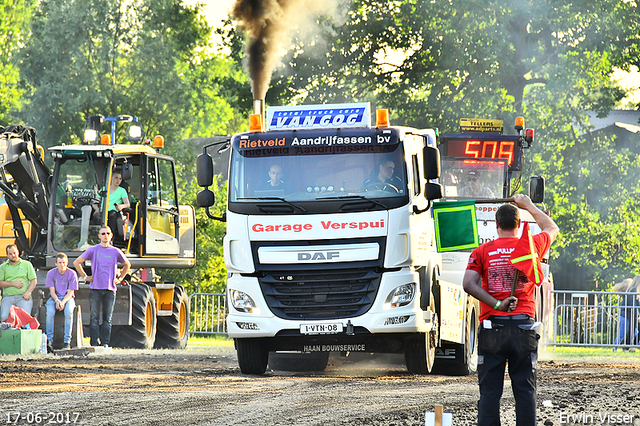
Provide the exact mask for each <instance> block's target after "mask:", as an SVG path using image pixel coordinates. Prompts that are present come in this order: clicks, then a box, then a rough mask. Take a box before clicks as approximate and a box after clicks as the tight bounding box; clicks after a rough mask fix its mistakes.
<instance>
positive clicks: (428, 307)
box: [198, 103, 478, 374]
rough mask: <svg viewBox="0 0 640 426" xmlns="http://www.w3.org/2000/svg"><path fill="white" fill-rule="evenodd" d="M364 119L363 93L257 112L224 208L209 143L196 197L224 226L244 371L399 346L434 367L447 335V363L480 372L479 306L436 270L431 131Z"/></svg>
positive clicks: (236, 149)
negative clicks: (354, 98)
mask: <svg viewBox="0 0 640 426" xmlns="http://www.w3.org/2000/svg"><path fill="white" fill-rule="evenodd" d="M370 116H371V111H370V106H369V104H366V103H359V104H340V105H319V106H309V105H305V106H296V107H272V108H268V109H267V114H266V126H264V128H263V125H262V123H263V121H262V117H263V115H262V114H254V115H252V116H251V118H250V122H251V123H252V124H251V130H250V131H249V132H247V133H241V134H236V135H234V136H233V137H231V138H230V140H228V141H227V142H225V147H230V148H231V150H232V152H231V156H230V165H229V181H228V203H227V211H226V212H225V214H224V215H222V216H221V217H218V218H216V217H215V216H214V215H213V214H212V213H211V212H210V211H209V207H211V206H212V205H213V204H214V200H215V196H214V194H213V193H212V191H210V190H209V189H208V186H209V185H211V184H212V177H213V166H212V159H211V156H210V155H209V154H208V153H207V149H208V148H209V147H210V146H208V147H205V149H204V152H203V154H202V155H201V156H200V157H199V158H198V184H199V185H200V186H202V187H204V188H205V189H204V190H203V191H201V192H200V193H199V194H198V205H199V206H200V207H206V208H207V214H209V216H210V217H212V218H216V219H220V220H225V221H226V225H227V233H226V236H225V239H224V257H225V264H226V268H227V272H228V279H227V290H226V291H227V297H228V303H229V305H228V309H229V314H228V317H227V325H228V332H229V336H230V337H231V338H233V339H234V341H235V346H236V349H237V354H238V363H239V365H240V369H241V371H242V372H243V373H245V374H263V373H264V372H265V370H266V368H267V365H268V362H270V361H269V354H270V353H271V354H272V355H273V354H281V355H282V356H289V357H290V358H289V360H288V361H286V362H287V363H288V364H289V365H299V366H302V367H305V368H306V369H310V370H323V369H324V368H325V367H326V365H327V360H328V357H329V353H331V352H342V353H344V352H366V353H375V352H379V353H399V354H404V357H405V361H406V365H407V369H408V370H409V371H411V372H414V373H418V374H426V373H428V372H430V371H431V369H432V367H433V365H434V361H435V353H436V349H437V348H439V347H442V345H443V344H446V345H447V348H448V350H449V352H447V354H448V356H447V359H446V361H447V362H446V363H443V365H442V368H441V369H440V370H441V372H444V373H451V374H469V373H471V372H473V371H475V367H476V363H477V361H476V359H477V355H476V353H475V346H476V342H475V329H476V327H477V317H478V308H477V302H475V301H474V300H472V298H470V297H467V296H466V293H465V292H464V291H463V289H462V282H461V280H460V281H459V282H451V281H446V280H443V279H442V276H441V271H442V256H441V254H439V253H438V252H437V250H436V243H435V237H434V221H433V215H432V200H436V199H440V198H441V197H442V186H441V185H440V184H439V183H438V182H437V179H438V178H439V176H440V158H439V152H438V149H437V148H436V134H435V132H434V131H433V130H418V129H412V128H404V127H392V126H390V125H389V118H388V114H387V112H386V111H385V110H378V111H377V112H376V124H375V126H372V125H371V124H370V120H371V118H370ZM451 351H453V352H451ZM452 353H453V359H451V354H452ZM442 370H444V371H442Z"/></svg>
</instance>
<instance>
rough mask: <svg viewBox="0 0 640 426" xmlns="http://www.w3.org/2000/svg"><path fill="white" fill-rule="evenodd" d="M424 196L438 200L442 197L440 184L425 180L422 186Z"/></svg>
mask: <svg viewBox="0 0 640 426" xmlns="http://www.w3.org/2000/svg"><path fill="white" fill-rule="evenodd" d="M424 196H425V198H426V199H427V200H439V199H440V198H442V185H440V184H439V183H435V182H427V184H426V185H425V186H424Z"/></svg>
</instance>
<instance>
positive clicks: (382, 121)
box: [376, 109, 389, 127]
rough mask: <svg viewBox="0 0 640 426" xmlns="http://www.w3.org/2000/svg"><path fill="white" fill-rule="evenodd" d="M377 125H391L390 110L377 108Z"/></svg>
mask: <svg viewBox="0 0 640 426" xmlns="http://www.w3.org/2000/svg"><path fill="white" fill-rule="evenodd" d="M376 127H389V110H388V109H377V110H376Z"/></svg>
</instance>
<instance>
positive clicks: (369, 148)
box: [229, 129, 408, 212]
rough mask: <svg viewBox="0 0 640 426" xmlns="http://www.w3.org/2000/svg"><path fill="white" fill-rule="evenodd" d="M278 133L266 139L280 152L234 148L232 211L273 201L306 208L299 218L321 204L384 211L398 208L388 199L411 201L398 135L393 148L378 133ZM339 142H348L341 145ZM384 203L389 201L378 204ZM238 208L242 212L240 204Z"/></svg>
mask: <svg viewBox="0 0 640 426" xmlns="http://www.w3.org/2000/svg"><path fill="white" fill-rule="evenodd" d="M279 133H283V134H282V135H281V134H278V135H274V134H273V133H271V134H269V133H266V134H265V135H267V136H266V138H270V139H269V140H270V141H274V140H275V141H277V142H278V143H280V146H279V147H275V148H266V149H263V148H256V149H238V147H240V148H241V147H242V146H256V144H255V143H253V144H252V143H251V142H255V141H249V142H245V143H244V145H241V144H242V143H243V142H242V141H241V140H234V141H233V142H232V144H233V145H234V150H233V154H232V158H231V168H230V176H229V202H230V206H229V207H230V209H231V210H232V211H233V210H234V203H246V204H254V205H255V204H256V203H261V202H273V201H274V200H280V202H287V203H295V204H296V205H304V207H303V208H302V209H299V208H298V209H296V210H297V211H298V212H307V211H308V212H313V211H314V210H315V211H316V212H317V211H318V210H317V209H316V208H315V206H317V205H318V202H319V201H320V202H330V201H331V202H334V203H335V202H336V200H341V201H340V202H341V203H344V200H349V199H352V200H359V201H358V202H360V203H362V202H363V200H365V201H366V200H374V202H372V203H370V204H371V206H372V208H384V207H388V204H396V203H394V202H393V201H392V200H389V199H396V200H405V199H407V197H408V195H407V193H408V191H407V178H406V169H405V166H404V161H403V158H404V154H403V150H402V148H401V144H399V143H398V139H397V136H396V135H395V134H393V135H392V136H388V137H389V138H390V139H389V141H390V142H388V143H378V142H376V134H375V129H374V130H370V129H357V130H351V131H350V132H347V131H346V130H343V131H342V132H340V133H339V135H340V136H337V135H336V131H335V130H334V131H333V134H327V132H325V133H322V134H320V133H319V132H318V131H316V132H307V133H311V134H305V133H304V132H297V133H295V132H279ZM338 137H340V138H342V139H346V140H348V142H347V143H344V144H337V143H335V141H337V139H336V138H338ZM263 138H264V137H263ZM352 139H353V140H355V142H352ZM309 140H310V141H311V142H309V145H300V141H309ZM314 141H315V142H314ZM331 141H333V142H331ZM358 141H361V142H362V143H358ZM296 142H298V144H296ZM334 143H335V144H334ZM258 146H259V145H258ZM380 199H384V201H383V202H382V203H380V202H378V203H376V202H375V200H380ZM374 206H376V207H374ZM380 206H382V207H380ZM235 207H236V208H238V207H239V208H241V206H239V205H238V204H236V205H235ZM241 210H244V209H242V208H241Z"/></svg>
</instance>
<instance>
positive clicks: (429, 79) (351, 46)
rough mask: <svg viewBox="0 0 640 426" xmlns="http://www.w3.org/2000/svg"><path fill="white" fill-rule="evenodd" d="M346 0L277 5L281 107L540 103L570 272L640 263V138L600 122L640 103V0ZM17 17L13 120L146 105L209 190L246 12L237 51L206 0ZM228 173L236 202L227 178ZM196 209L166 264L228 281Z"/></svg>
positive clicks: (214, 285) (187, 277) (29, 7)
mask: <svg viewBox="0 0 640 426" xmlns="http://www.w3.org/2000/svg"><path fill="white" fill-rule="evenodd" d="M336 1H338V2H339V3H340V4H339V6H340V7H336ZM336 1H333V2H322V3H320V4H321V5H322V4H325V3H326V4H327V9H326V10H325V11H323V10H322V8H321V7H318V6H317V4H315V5H314V7H313V8H311V7H304V4H305V3H304V0H299V2H300V3H301V6H300V7H299V15H303V14H304V13H305V12H308V15H309V16H306V19H299V20H298V19H296V20H290V21H287V22H279V21H278V20H277V18H275V17H277V16H279V15H278V14H277V13H276V14H274V15H273V16H274V18H270V19H271V22H270V23H271V24H274V25H280V26H286V27H287V28H290V29H291V31H290V32H289V33H288V34H287V35H286V38H285V39H283V40H281V42H280V44H278V48H279V51H278V52H279V55H280V56H281V61H280V65H279V66H278V67H277V68H275V70H274V71H273V75H272V77H271V84H270V87H269V91H268V92H267V98H266V100H267V103H268V104H271V105H283V104H291V103H307V104H310V103H322V102H363V101H365V102H366V101H368V102H371V103H372V106H373V108H381V107H384V108H388V109H390V111H391V112H392V120H393V121H392V123H393V124H398V125H408V126H414V127H418V128H428V127H437V128H439V129H440V130H441V131H456V130H457V129H456V127H457V122H458V119H459V118H460V117H486V118H503V119H504V120H505V123H510V122H512V120H513V119H514V117H515V116H516V115H524V116H525V117H526V118H527V127H533V128H535V129H536V142H535V143H534V145H533V147H532V149H531V150H530V151H528V152H527V162H526V167H525V171H524V172H523V175H522V181H523V182H524V181H526V179H527V178H528V177H529V176H532V175H544V176H545V177H546V181H547V201H546V207H547V208H548V209H549V211H550V212H551V215H552V217H553V218H554V219H555V220H556V222H557V223H558V224H559V226H560V229H561V236H560V238H559V239H558V241H557V243H556V244H555V245H554V248H553V251H552V257H553V259H552V264H551V269H552V271H553V272H554V278H555V282H556V287H557V288H580V289H594V288H606V287H608V286H610V285H611V284H612V283H614V282H618V281H621V280H622V279H623V278H626V277H628V276H631V275H635V274H638V273H640V257H639V254H638V253H640V230H639V229H640V226H638V225H639V224H640V217H639V214H640V213H638V212H640V209H639V207H640V187H639V184H638V182H639V181H640V179H639V177H640V164H639V160H638V153H639V152H638V149H639V147H640V143H638V142H640V141H639V140H638V139H637V137H636V139H634V141H633V142H632V143H631V144H622V143H621V141H620V135H619V134H616V133H610V132H609V133H607V132H595V131H593V127H592V126H591V125H590V124H589V117H590V116H591V117H593V116H596V115H598V116H605V115H606V114H607V113H608V112H609V111H610V110H612V109H614V108H620V107H623V106H625V107H628V106H629V105H624V104H623V102H625V101H624V96H625V94H626V93H625V91H624V90H623V89H622V88H621V87H620V86H619V85H618V84H617V83H616V82H615V81H613V80H612V75H613V72H614V70H616V69H622V70H626V71H628V70H631V69H634V67H637V66H638V65H639V64H640V54H639V51H640V49H639V43H638V38H639V35H638V34H640V31H639V29H640V13H639V9H638V4H637V2H636V1H624V2H621V1H619V0H578V1H571V2H569V1H567V0H539V1H532V0H503V1H500V0H482V1H481V0H344V1H340V0H336ZM263 3H264V4H265V5H266V4H270V5H276V6H277V5H279V4H283V3H284V0H283V1H278V2H263ZM329 3H330V6H331V7H330V8H329ZM336 10H337V11H340V13H335V11H336ZM311 12H313V13H311ZM330 12H331V13H330ZM293 21H295V22H293ZM0 22H1V24H0V40H2V41H3V43H0V67H1V71H2V72H0V75H1V76H2V77H0V81H1V83H2V84H0V100H2V102H1V103H0V119H2V120H3V121H4V122H5V123H11V122H14V121H22V122H25V123H28V124H29V125H31V126H33V127H35V128H36V130H37V132H38V136H39V140H40V143H41V144H43V145H45V146H52V145H56V144H60V143H73V142H77V141H79V139H80V137H81V133H82V123H84V121H85V120H86V118H87V117H88V116H89V115H93V114H103V115H118V114H131V115H135V116H137V117H139V119H140V120H141V122H142V123H144V124H145V126H146V130H147V134H148V135H150V136H153V135H154V134H156V133H161V134H163V135H164V136H165V138H166V140H167V148H166V150H165V153H167V154H169V155H172V156H174V157H175V158H176V160H177V164H178V176H179V180H180V182H179V183H180V187H181V195H182V197H183V199H184V200H187V202H189V203H191V204H193V205H195V194H196V193H197V190H198V189H197V188H196V187H195V184H194V174H195V170H194V169H195V157H196V155H197V154H198V153H199V152H201V151H202V147H203V146H204V145H205V144H206V143H209V142H210V141H211V139H207V138H212V137H214V136H216V135H218V136H220V135H227V134H232V133H235V132H238V131H242V130H244V129H245V128H246V124H245V123H246V120H245V117H247V113H248V112H249V111H250V109H251V107H252V102H251V88H250V84H249V79H248V76H247V72H246V71H245V70H244V68H243V63H244V62H245V61H246V54H245V50H244V46H245V41H246V35H245V33H244V31H243V29H242V28H240V27H236V26H235V23H234V22H232V21H227V24H226V26H224V27H223V28H221V29H217V30H216V31H217V32H219V33H220V35H221V36H222V37H223V40H224V48H222V49H220V48H216V47H215V46H214V45H213V44H212V42H211V40H210V35H211V33H212V31H214V29H213V28H211V27H210V25H209V24H208V23H207V22H206V21H205V19H204V17H203V16H202V13H201V10H200V9H199V7H189V6H186V5H184V4H183V3H182V2H181V1H180V0H128V1H122V0H69V1H65V2H59V1H55V0H42V1H38V2H36V1H35V0H7V1H5V2H4V7H2V8H0ZM296 22H304V24H303V25H300V26H299V27H297V26H296ZM309 23H311V24H309ZM302 30H304V31H302ZM631 107H632V108H633V109H637V107H638V106H637V105H631ZM217 162H218V164H216V170H217V171H222V170H226V165H225V164H224V159H218V160H217ZM215 186H216V191H215V192H216V194H217V203H216V206H215V208H214V209H213V210H214V211H215V212H216V214H217V215H219V214H221V213H222V211H224V203H225V199H226V189H225V188H226V186H225V184H224V182H223V177H222V176H220V177H219V178H218V180H217V182H216V185H215ZM197 212H198V213H197V214H198V217H197V220H198V233H197V243H198V249H197V250H198V251H197V266H196V268H195V269H194V270H190V271H171V272H164V273H163V272H161V273H162V274H163V275H164V276H165V277H167V278H173V279H176V280H178V281H179V282H181V283H183V284H185V285H186V286H187V288H188V289H189V291H190V292H193V291H221V290H222V289H223V288H224V280H225V276H226V272H225V271H224V263H223V261H222V252H221V239H222V236H223V235H224V224H223V223H220V222H216V221H213V220H211V219H210V218H208V216H207V215H206V214H205V212H204V211H202V210H201V209H198V210H197Z"/></svg>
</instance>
